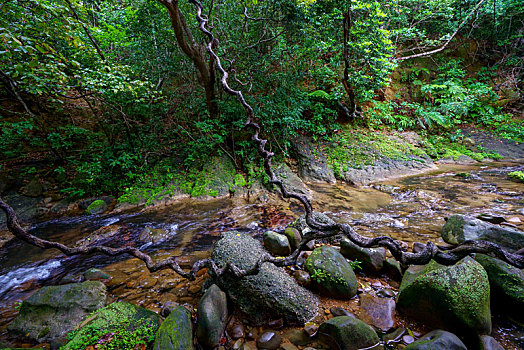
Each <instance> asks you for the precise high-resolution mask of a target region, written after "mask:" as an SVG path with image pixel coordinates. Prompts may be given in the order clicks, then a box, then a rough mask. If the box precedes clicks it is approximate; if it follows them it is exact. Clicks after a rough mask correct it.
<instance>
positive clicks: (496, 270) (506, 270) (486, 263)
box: [475, 254, 524, 319]
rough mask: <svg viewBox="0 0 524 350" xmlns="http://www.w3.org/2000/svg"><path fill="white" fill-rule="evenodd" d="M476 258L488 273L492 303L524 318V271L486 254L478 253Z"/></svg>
mask: <svg viewBox="0 0 524 350" xmlns="http://www.w3.org/2000/svg"><path fill="white" fill-rule="evenodd" d="M475 260H476V261H477V262H478V263H480V265H482V267H483V268H484V270H486V272H487V274H488V279H489V285H490V287H491V300H492V304H494V305H497V306H501V307H503V308H504V309H505V310H506V311H508V312H509V313H510V314H511V315H513V316H515V317H518V318H519V319H524V272H523V271H522V270H520V269H518V268H516V267H514V266H511V265H510V264H508V263H506V262H504V261H502V260H499V259H496V258H492V257H490V256H487V255H484V254H476V256H475Z"/></svg>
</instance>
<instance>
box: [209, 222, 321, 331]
mask: <svg viewBox="0 0 524 350" xmlns="http://www.w3.org/2000/svg"><path fill="white" fill-rule="evenodd" d="M264 252H265V251H264V249H263V248H262V245H261V244H260V242H259V241H257V240H255V239H254V238H252V237H250V236H248V235H246V234H242V233H239V232H236V231H232V232H227V233H225V234H224V235H223V237H222V239H220V240H219V241H218V242H217V243H216V244H215V245H214V247H213V252H212V254H211V258H212V259H213V260H214V262H215V263H216V264H217V265H218V266H219V267H223V266H225V264H226V263H228V262H230V263H233V264H234V265H236V266H237V267H239V268H241V269H250V268H252V267H253V266H255V264H256V263H257V261H258V260H259V258H260V257H261V256H262V254H264ZM266 254H267V253H266ZM216 283H217V285H218V286H219V287H221V288H222V289H223V290H226V291H227V293H228V295H229V297H230V298H231V301H233V302H234V303H235V304H236V305H237V306H238V307H239V308H240V310H242V311H243V312H244V313H246V314H247V315H248V317H249V318H250V319H251V321H252V322H254V323H256V324H263V323H265V322H267V320H269V319H275V318H280V317H282V318H284V320H285V321H287V322H288V323H298V324H303V323H305V322H307V321H309V320H310V319H312V318H313V317H314V316H315V315H316V314H317V311H318V305H317V304H318V300H317V298H316V297H315V296H314V295H313V294H312V293H311V292H309V291H308V290H307V289H305V288H303V287H301V286H299V285H298V284H297V282H296V281H295V280H294V279H293V278H292V277H291V276H289V275H288V274H287V273H286V272H285V270H284V269H282V268H279V267H276V266H275V265H274V264H271V263H264V264H263V265H262V268H261V270H260V272H259V273H258V274H256V275H251V276H245V277H242V278H237V277H235V276H234V275H232V274H225V275H223V276H221V277H219V278H216Z"/></svg>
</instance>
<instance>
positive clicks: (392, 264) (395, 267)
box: [384, 258, 404, 281]
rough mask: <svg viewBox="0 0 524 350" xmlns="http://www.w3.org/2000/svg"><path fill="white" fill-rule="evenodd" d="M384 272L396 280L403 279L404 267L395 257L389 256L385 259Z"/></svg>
mask: <svg viewBox="0 0 524 350" xmlns="http://www.w3.org/2000/svg"><path fill="white" fill-rule="evenodd" d="M384 272H385V273H386V274H387V275H388V276H389V277H391V278H392V279H393V280H395V281H400V280H402V275H403V274H404V273H403V272H402V267H401V266H400V263H399V262H398V261H397V260H396V259H393V258H387V259H386V260H384Z"/></svg>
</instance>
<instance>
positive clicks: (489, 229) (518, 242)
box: [441, 215, 524, 251]
mask: <svg viewBox="0 0 524 350" xmlns="http://www.w3.org/2000/svg"><path fill="white" fill-rule="evenodd" d="M441 234H442V238H443V239H444V241H446V242H447V243H449V244H461V243H463V242H464V241H489V242H493V243H496V244H498V245H500V246H502V247H503V248H507V249H508V250H510V251H516V250H519V249H521V248H523V247H524V232H522V231H520V230H517V229H514V228H511V227H502V226H499V225H494V224H491V223H489V222H486V221H482V220H479V219H475V218H473V217H470V216H463V215H453V216H451V217H449V218H448V220H447V221H446V224H445V225H444V226H443V227H442V231H441Z"/></svg>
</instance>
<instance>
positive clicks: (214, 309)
mask: <svg viewBox="0 0 524 350" xmlns="http://www.w3.org/2000/svg"><path fill="white" fill-rule="evenodd" d="M227 316H228V311H227V297H226V293H224V292H223V291H221V290H220V288H218V287H217V286H216V284H213V285H211V287H209V288H208V289H207V290H206V292H205V293H204V295H203V296H202V299H200V302H199V303H198V311H197V320H198V324H197V338H198V342H199V344H200V345H202V346H203V347H204V349H213V348H214V347H215V346H216V345H217V344H218V343H219V342H220V338H221V337H222V333H224V329H225V328H226V322H227Z"/></svg>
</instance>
